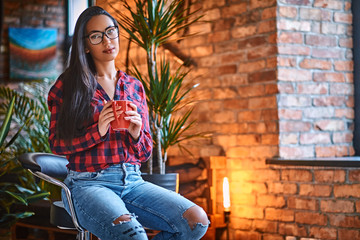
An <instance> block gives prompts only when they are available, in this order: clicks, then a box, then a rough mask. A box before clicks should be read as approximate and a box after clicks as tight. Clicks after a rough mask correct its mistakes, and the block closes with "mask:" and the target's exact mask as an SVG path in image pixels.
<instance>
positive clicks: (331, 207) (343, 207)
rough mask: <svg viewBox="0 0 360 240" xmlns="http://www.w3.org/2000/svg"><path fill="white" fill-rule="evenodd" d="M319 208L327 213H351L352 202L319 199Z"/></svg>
mask: <svg viewBox="0 0 360 240" xmlns="http://www.w3.org/2000/svg"><path fill="white" fill-rule="evenodd" d="M320 210H321V211H323V212H329V213H341V212H342V213H353V212H354V210H355V208H354V202H353V201H350V200H321V202H320Z"/></svg>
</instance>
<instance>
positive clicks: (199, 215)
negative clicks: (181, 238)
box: [183, 206, 209, 230]
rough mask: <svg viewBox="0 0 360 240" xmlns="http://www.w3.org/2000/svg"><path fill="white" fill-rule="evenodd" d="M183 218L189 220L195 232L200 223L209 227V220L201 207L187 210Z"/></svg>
mask: <svg viewBox="0 0 360 240" xmlns="http://www.w3.org/2000/svg"><path fill="white" fill-rule="evenodd" d="M183 217H184V218H185V219H186V220H187V222H188V224H189V226H190V228H191V230H193V229H194V228H195V227H196V225H197V224H198V223H200V224H202V225H208V224H209V219H208V217H207V214H206V213H205V211H204V210H203V209H202V208H201V207H199V206H193V207H191V208H189V209H188V210H186V211H185V212H184V214H183Z"/></svg>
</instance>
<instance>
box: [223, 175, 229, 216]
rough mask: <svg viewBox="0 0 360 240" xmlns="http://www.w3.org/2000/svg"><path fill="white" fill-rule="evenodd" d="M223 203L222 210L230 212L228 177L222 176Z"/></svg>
mask: <svg viewBox="0 0 360 240" xmlns="http://www.w3.org/2000/svg"><path fill="white" fill-rule="evenodd" d="M223 200H224V201H223V204H224V211H225V212H230V187H229V179H228V178H227V177H224V180H223Z"/></svg>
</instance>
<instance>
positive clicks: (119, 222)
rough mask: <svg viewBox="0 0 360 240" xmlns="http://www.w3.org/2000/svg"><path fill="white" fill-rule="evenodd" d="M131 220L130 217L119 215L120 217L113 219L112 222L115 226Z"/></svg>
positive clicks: (128, 215)
mask: <svg viewBox="0 0 360 240" xmlns="http://www.w3.org/2000/svg"><path fill="white" fill-rule="evenodd" d="M131 218H132V215H130V214H124V215H121V216H120V217H118V218H117V219H115V220H114V221H113V224H115V225H116V224H122V223H125V222H130V221H131Z"/></svg>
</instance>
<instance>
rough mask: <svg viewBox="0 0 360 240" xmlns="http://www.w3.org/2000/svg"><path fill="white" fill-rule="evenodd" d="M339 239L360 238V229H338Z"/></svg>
mask: <svg viewBox="0 0 360 240" xmlns="http://www.w3.org/2000/svg"><path fill="white" fill-rule="evenodd" d="M338 239H339V240H348V239H360V230H355V229H339V230H338Z"/></svg>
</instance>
